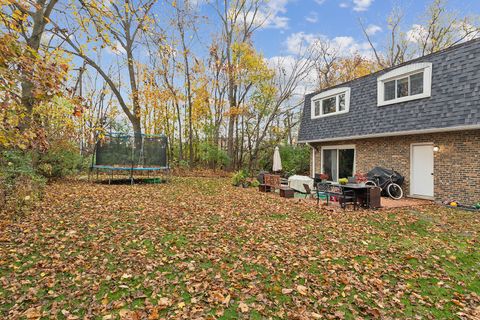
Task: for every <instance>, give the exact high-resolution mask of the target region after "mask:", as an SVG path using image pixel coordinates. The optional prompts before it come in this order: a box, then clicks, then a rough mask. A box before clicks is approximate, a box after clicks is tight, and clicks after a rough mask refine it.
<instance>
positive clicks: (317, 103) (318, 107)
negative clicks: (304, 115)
mask: <svg viewBox="0 0 480 320" xmlns="http://www.w3.org/2000/svg"><path fill="white" fill-rule="evenodd" d="M314 104H315V106H314V108H315V109H314V110H313V114H314V115H315V116H319V115H320V101H315V103H314Z"/></svg>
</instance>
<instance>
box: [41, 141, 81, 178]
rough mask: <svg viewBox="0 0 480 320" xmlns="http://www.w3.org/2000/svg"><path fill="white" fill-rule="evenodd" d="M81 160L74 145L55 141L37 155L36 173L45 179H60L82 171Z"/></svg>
mask: <svg viewBox="0 0 480 320" xmlns="http://www.w3.org/2000/svg"><path fill="white" fill-rule="evenodd" d="M83 165H84V162H83V158H82V156H81V155H80V152H79V150H78V148H77V146H76V145H74V144H73V143H71V142H68V141H66V142H62V141H57V142H55V143H52V144H51V145H50V148H49V149H48V151H47V152H46V153H44V154H41V155H39V159H38V165H37V168H38V172H39V173H40V174H41V175H43V176H44V177H46V178H62V177H65V176H69V175H73V174H75V173H78V172H79V171H80V170H82V169H83Z"/></svg>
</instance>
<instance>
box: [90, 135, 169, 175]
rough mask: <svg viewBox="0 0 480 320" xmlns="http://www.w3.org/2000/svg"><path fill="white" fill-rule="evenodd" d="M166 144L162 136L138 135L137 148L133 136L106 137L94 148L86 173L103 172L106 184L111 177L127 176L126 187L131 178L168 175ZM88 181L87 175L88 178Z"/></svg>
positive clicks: (165, 139) (164, 137)
mask: <svg viewBox="0 0 480 320" xmlns="http://www.w3.org/2000/svg"><path fill="white" fill-rule="evenodd" d="M167 146H168V140H167V137H166V136H164V135H146V134H142V139H141V144H140V146H137V145H136V144H135V139H134V136H133V135H128V134H118V133H110V134H109V135H107V136H105V137H104V138H103V139H101V140H99V141H98V142H97V143H96V145H95V159H94V161H93V159H92V166H91V167H90V173H91V172H92V171H94V170H95V171H96V174H97V180H98V173H99V172H102V171H103V172H107V173H109V175H108V177H109V178H108V183H109V184H110V183H111V181H112V180H113V179H114V173H120V174H125V173H126V174H128V176H129V182H130V184H133V183H134V181H135V174H137V176H138V174H142V175H143V174H145V173H146V174H147V175H148V178H149V179H148V180H151V181H155V182H154V183H157V182H158V181H161V180H160V179H156V178H155V179H150V175H151V174H155V173H156V174H158V173H160V174H163V173H166V174H168V173H169V172H170V168H169V166H168V156H167ZM89 179H90V175H89Z"/></svg>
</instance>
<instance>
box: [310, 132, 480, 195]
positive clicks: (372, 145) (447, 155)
mask: <svg viewBox="0 0 480 320" xmlns="http://www.w3.org/2000/svg"><path fill="white" fill-rule="evenodd" d="M422 142H432V143H434V144H435V145H437V146H439V147H440V151H439V152H435V153H434V173H435V174H434V181H435V189H434V191H435V200H437V201H442V200H445V199H455V200H458V201H460V202H465V203H469V204H472V203H475V202H478V201H480V130H471V131H456V132H445V133H435V134H423V135H408V136H399V137H385V138H372V139H358V140H346V141H335V142H330V143H317V144H313V143H312V145H313V146H315V147H316V148H317V150H320V147H321V146H329V145H343V144H349V145H352V144H354V145H355V148H356V164H355V165H356V172H361V173H366V172H368V171H369V170H371V169H372V168H373V167H376V166H380V167H385V168H394V169H395V170H396V171H398V172H399V173H400V174H402V175H404V176H405V184H404V186H403V189H404V191H405V193H406V194H407V195H408V194H409V192H410V189H409V183H410V181H409V180H410V146H411V144H412V143H422ZM315 162H316V163H315V172H316V173H319V172H320V171H321V168H320V152H319V151H317V152H315Z"/></svg>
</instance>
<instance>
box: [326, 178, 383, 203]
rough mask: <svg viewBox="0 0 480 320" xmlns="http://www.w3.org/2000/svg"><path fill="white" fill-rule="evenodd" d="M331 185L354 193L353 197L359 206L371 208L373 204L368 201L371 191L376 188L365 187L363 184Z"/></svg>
mask: <svg viewBox="0 0 480 320" xmlns="http://www.w3.org/2000/svg"><path fill="white" fill-rule="evenodd" d="M332 185H334V186H336V187H340V188H344V189H348V190H352V191H353V192H354V193H355V197H356V198H357V201H359V202H360V205H361V206H363V207H367V208H371V205H372V204H373V203H371V201H370V193H371V192H372V189H374V188H376V187H374V186H366V185H363V184H356V183H347V184H340V183H332ZM375 207H377V206H375ZM372 209H373V208H372Z"/></svg>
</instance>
